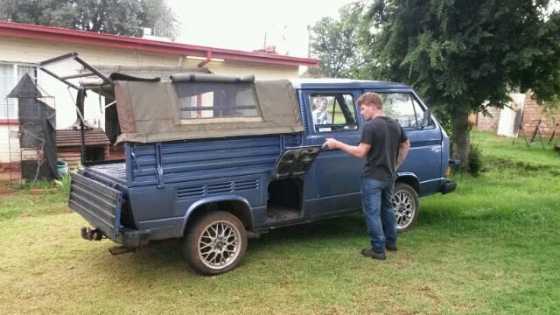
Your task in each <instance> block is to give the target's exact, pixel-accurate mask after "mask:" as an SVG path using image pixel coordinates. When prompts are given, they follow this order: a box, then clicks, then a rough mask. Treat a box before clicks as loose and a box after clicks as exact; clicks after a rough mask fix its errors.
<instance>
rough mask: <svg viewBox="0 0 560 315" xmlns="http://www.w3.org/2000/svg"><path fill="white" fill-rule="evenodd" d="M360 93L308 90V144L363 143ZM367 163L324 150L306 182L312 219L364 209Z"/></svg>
mask: <svg viewBox="0 0 560 315" xmlns="http://www.w3.org/2000/svg"><path fill="white" fill-rule="evenodd" d="M359 95H360V93H359V91H355V90H338V91H337V90H328V91H326V90H306V91H303V92H302V94H301V95H300V97H301V98H300V102H302V104H304V108H303V109H304V112H305V116H306V120H305V128H306V135H305V144H306V145H322V144H323V143H324V142H325V139H326V138H336V139H337V140H340V141H343V142H345V143H347V144H351V145H357V144H358V143H359V141H360V135H361V134H360V124H361V123H360V119H359V117H358V115H359V112H358V108H357V106H356V100H357V98H358V97H359ZM363 165H364V162H363V160H361V159H358V158H355V157H352V156H349V155H348V154H345V153H344V152H342V151H340V150H323V151H321V153H319V155H318V156H317V157H316V159H315V161H314V162H313V165H312V167H311V169H310V177H311V178H310V179H311V180H308V181H306V183H305V186H306V191H307V192H308V193H307V194H306V198H305V199H306V209H308V210H309V212H310V214H311V216H312V217H321V216H325V215H331V214H333V213H337V212H344V211H348V210H354V209H359V208H360V178H361V172H362V168H363Z"/></svg>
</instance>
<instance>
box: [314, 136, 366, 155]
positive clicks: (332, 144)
mask: <svg viewBox="0 0 560 315" xmlns="http://www.w3.org/2000/svg"><path fill="white" fill-rule="evenodd" d="M325 147H326V148H329V149H331V150H334V149H338V150H342V151H344V152H346V153H348V154H350V155H352V156H354V157H357V158H360V159H362V158H364V157H366V156H367V154H368V152H369V150H370V149H371V145H369V144H366V143H360V144H359V145H357V146H353V145H347V144H346V143H344V142H341V141H338V140H336V139H334V138H327V139H325V143H323V148H325Z"/></svg>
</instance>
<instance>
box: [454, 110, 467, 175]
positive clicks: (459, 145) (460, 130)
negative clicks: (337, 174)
mask: <svg viewBox="0 0 560 315" xmlns="http://www.w3.org/2000/svg"><path fill="white" fill-rule="evenodd" d="M451 140H452V142H453V143H452V146H453V147H452V151H453V158H454V159H456V160H460V161H461V164H460V168H461V170H464V171H468V165H469V154H470V151H471V139H470V128H469V113H468V112H463V111H457V112H455V113H454V115H453V138H452V139H451Z"/></svg>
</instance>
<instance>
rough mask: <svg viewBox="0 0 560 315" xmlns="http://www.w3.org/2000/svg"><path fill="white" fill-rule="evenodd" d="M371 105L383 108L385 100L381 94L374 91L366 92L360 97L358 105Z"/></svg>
mask: <svg viewBox="0 0 560 315" xmlns="http://www.w3.org/2000/svg"><path fill="white" fill-rule="evenodd" d="M362 105H366V106H371V105H374V106H375V107H377V109H383V101H382V100H381V96H379V94H377V93H374V92H366V93H364V94H362V95H360V97H359V98H358V106H362Z"/></svg>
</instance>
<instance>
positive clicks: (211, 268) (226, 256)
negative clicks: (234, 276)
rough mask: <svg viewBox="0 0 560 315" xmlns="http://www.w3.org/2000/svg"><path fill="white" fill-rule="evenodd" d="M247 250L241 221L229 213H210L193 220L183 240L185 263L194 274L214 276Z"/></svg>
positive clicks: (231, 267) (238, 260)
mask: <svg viewBox="0 0 560 315" xmlns="http://www.w3.org/2000/svg"><path fill="white" fill-rule="evenodd" d="M246 250H247V232H246V231H245V227H244V226H243V223H241V221H240V220H239V219H238V218H237V217H236V216H234V215H233V214H231V213H229V212H224V211H218V212H211V213H209V214H207V215H205V216H203V217H201V218H199V219H198V220H197V221H196V222H194V223H193V224H192V225H191V226H190V228H189V230H188V231H187V233H186V235H185V237H184V239H183V254H184V256H185V260H186V261H187V264H188V265H189V266H190V267H191V268H192V269H193V270H194V271H195V272H197V273H200V274H203V275H216V274H220V273H224V272H227V271H230V270H232V269H233V268H235V267H237V266H238V265H239V262H240V261H241V258H242V257H243V256H244V255H245V251H246Z"/></svg>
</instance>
